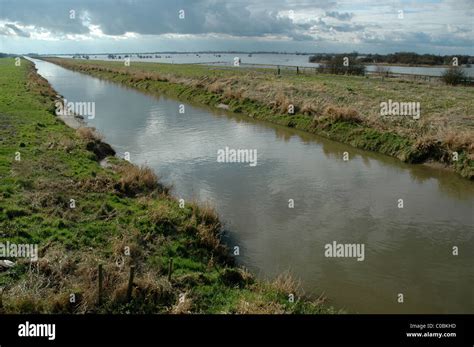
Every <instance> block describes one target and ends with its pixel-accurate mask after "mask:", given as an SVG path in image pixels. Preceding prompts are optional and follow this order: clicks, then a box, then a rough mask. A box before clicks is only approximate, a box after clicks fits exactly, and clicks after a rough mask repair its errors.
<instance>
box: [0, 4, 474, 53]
mask: <svg viewBox="0 0 474 347" xmlns="http://www.w3.org/2000/svg"><path fill="white" fill-rule="evenodd" d="M183 15H184V18H182V17H183ZM180 17H181V18H180ZM204 50H235V51H288V52H294V51H300V52H348V51H354V50H356V51H359V52H365V53H389V52H396V51H415V52H419V53H435V54H471V55H472V54H474V0H0V52H8V53H28V52H37V53H77V52H81V53H105V52H155V51H204Z"/></svg>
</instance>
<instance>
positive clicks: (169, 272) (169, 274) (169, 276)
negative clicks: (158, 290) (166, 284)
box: [168, 258, 173, 282]
mask: <svg viewBox="0 0 474 347" xmlns="http://www.w3.org/2000/svg"><path fill="white" fill-rule="evenodd" d="M172 272H173V258H170V260H169V263H168V281H170V282H171V273H172Z"/></svg>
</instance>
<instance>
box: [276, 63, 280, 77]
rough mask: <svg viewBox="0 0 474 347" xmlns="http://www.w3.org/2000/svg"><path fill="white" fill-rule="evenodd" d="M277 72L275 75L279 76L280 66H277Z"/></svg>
mask: <svg viewBox="0 0 474 347" xmlns="http://www.w3.org/2000/svg"><path fill="white" fill-rule="evenodd" d="M277 70H278V72H277V74H278V75H280V65H278V66H277Z"/></svg>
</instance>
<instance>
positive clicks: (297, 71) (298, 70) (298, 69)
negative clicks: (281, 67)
mask: <svg viewBox="0 0 474 347" xmlns="http://www.w3.org/2000/svg"><path fill="white" fill-rule="evenodd" d="M299 73H300V68H299V66H297V67H296V74H297V75H298V74H299Z"/></svg>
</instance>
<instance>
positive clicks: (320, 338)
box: [0, 315, 474, 347]
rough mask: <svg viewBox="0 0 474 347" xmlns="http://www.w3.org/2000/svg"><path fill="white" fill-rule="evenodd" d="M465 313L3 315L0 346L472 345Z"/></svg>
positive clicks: (468, 317) (469, 319)
mask: <svg viewBox="0 0 474 347" xmlns="http://www.w3.org/2000/svg"><path fill="white" fill-rule="evenodd" d="M473 317H474V316H473V315H311V316H309V315H308V316H306V315H292V316H290V315H288V316H286V315H285V316H253V315H245V316H243V315H242V316H235V315H120V316H118V315H70V316H68V315H61V316H60V315H3V316H0V345H1V347H4V346H9V345H32V344H41V345H80V344H87V345H91V344H100V345H104V344H113V345H120V344H129V345H139V344H153V345H162V344H188V345H196V344H206V345H209V344H219V345H230V344H258V345H261V344H271V345H276V344H286V345H295V344H311V345H320V344H325V345H358V344H363V345H369V344H371V345H400V346H402V345H403V346H407V345H408V346H411V345H413V346H418V345H430V346H433V345H439V346H473V344H474V333H473V328H474V324H473V323H474V319H473Z"/></svg>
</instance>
